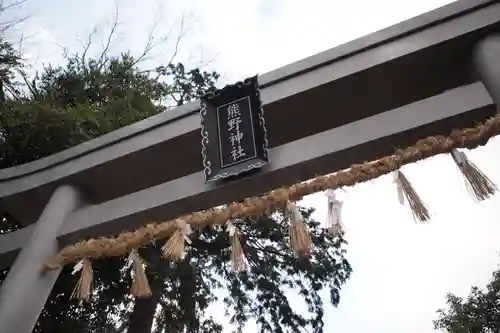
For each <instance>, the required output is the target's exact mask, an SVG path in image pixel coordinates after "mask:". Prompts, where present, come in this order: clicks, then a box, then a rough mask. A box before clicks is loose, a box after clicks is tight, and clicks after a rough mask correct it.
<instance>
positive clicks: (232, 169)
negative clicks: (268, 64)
mask: <svg viewBox="0 0 500 333" xmlns="http://www.w3.org/2000/svg"><path fill="white" fill-rule="evenodd" d="M200 113H201V136H202V138H201V143H202V157H203V167H204V172H205V180H206V181H207V182H210V181H215V180H219V179H223V178H228V177H231V176H237V175H241V174H243V173H245V172H247V171H250V170H253V169H257V168H260V167H262V166H264V165H266V164H268V163H269V160H268V156H267V149H268V147H267V145H268V144H267V132H266V126H265V121H264V113H263V110H262V102H261V100H260V91H259V86H258V82H257V76H255V77H252V78H249V79H246V80H245V81H243V82H238V83H236V84H234V85H228V86H226V87H224V88H223V89H221V90H217V91H215V92H213V93H210V94H207V95H205V96H204V97H202V98H201V111H200Z"/></svg>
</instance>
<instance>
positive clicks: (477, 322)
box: [434, 270, 500, 333]
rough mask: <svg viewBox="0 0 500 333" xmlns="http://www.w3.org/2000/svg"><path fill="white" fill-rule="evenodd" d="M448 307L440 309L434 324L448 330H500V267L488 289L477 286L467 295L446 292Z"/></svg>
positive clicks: (471, 332) (455, 332)
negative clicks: (465, 296)
mask: <svg viewBox="0 0 500 333" xmlns="http://www.w3.org/2000/svg"><path fill="white" fill-rule="evenodd" d="M446 303H447V308H446V309H440V310H439V311H438V314H439V318H438V319H437V320H435V321H434V327H435V328H436V329H441V330H443V331H444V332H448V333H496V332H500V270H497V271H495V272H494V273H493V279H492V280H491V281H490V283H488V285H487V286H486V289H485V290H481V289H479V288H478V287H473V288H472V290H471V293H470V294H469V296H468V297H467V298H466V299H462V298H461V297H458V296H455V295H453V294H448V295H446Z"/></svg>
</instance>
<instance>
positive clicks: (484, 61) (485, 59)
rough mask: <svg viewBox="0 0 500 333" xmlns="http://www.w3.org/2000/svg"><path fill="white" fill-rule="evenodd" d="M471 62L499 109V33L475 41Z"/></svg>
mask: <svg viewBox="0 0 500 333" xmlns="http://www.w3.org/2000/svg"><path fill="white" fill-rule="evenodd" d="M473 64H474V69H475V71H476V73H477V75H478V77H479V79H480V80H481V81H482V83H483V84H484V86H485V87H486V90H488V92H489V93H490V95H491V98H493V100H494V101H495V104H496V105H497V107H498V108H499V111H500V34H493V35H489V36H487V37H485V38H484V39H482V40H481V41H480V42H478V43H477V45H476V47H475V48H474V52H473Z"/></svg>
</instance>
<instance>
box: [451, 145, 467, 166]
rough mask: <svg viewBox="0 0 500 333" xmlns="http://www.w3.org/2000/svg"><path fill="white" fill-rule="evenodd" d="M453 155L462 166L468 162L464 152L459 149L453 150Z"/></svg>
mask: <svg viewBox="0 0 500 333" xmlns="http://www.w3.org/2000/svg"><path fill="white" fill-rule="evenodd" d="M451 154H452V155H453V157H454V158H455V159H456V160H457V163H458V164H460V165H464V164H465V161H466V160H467V157H466V156H465V154H464V152H463V151H459V150H457V149H453V150H452V151H451Z"/></svg>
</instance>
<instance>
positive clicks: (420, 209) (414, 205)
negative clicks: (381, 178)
mask: <svg viewBox="0 0 500 333" xmlns="http://www.w3.org/2000/svg"><path fill="white" fill-rule="evenodd" d="M394 182H395V183H396V186H397V190H398V197H399V202H400V203H401V204H402V205H404V200H405V198H406V200H407V201H408V204H409V205H410V209H411V211H412V213H413V217H414V218H415V219H417V220H419V221H420V222H426V221H428V220H429V219H430V213H429V210H428V209H427V206H426V205H425V204H424V203H423V201H422V199H421V198H420V197H419V195H418V194H417V192H416V191H415V189H414V188H413V186H412V185H411V183H410V181H409V180H408V179H407V178H406V177H405V175H404V174H403V173H402V172H401V171H400V170H397V171H395V172H394Z"/></svg>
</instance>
